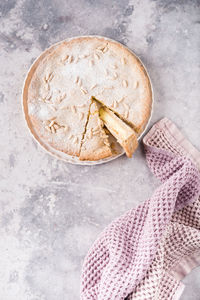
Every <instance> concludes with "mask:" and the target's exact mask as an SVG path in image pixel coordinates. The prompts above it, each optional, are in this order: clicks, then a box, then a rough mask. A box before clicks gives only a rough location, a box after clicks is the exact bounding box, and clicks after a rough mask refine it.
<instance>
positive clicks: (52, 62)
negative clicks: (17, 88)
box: [23, 36, 152, 161]
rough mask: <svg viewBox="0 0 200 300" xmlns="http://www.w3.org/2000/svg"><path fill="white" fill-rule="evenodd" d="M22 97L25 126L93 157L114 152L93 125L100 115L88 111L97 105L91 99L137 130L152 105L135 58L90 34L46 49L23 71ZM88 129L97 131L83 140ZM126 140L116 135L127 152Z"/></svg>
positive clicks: (41, 136) (78, 154)
mask: <svg viewBox="0 0 200 300" xmlns="http://www.w3.org/2000/svg"><path fill="white" fill-rule="evenodd" d="M23 99H24V111H25V115H26V119H27V122H28V126H29V128H30V129H31V132H32V133H33V134H34V136H35V137H36V138H37V139H38V140H42V141H44V142H45V143H47V144H49V145H51V147H53V148H54V149H56V150H58V151H62V152H64V153H66V154H68V155H71V156H76V157H79V158H80V160H94V161H95V160H99V159H103V158H105V157H109V156H112V155H114V154H113V153H112V150H111V146H110V144H109V138H108V137H107V136H106V134H105V132H104V129H103V126H102V123H101V126H100V127H99V130H96V131H95V130H94V129H95V128H96V127H97V125H96V124H97V123H98V120H100V119H99V113H98V112H96V113H94V114H93V113H92V110H94V111H97V110H98V109H97V108H98V104H97V103H96V104H95V102H94V100H93V99H97V100H98V101H100V102H101V103H102V105H103V106H104V107H107V108H109V109H110V110H112V111H113V112H114V113H115V114H116V115H117V116H118V117H119V118H120V119H121V120H123V121H124V122H126V124H128V125H129V126H130V127H131V128H133V129H134V131H135V132H136V133H137V135H139V134H140V133H141V132H142V131H143V129H144V128H145V126H146V124H147V121H148V119H149V117H150V113H151V106H152V92H151V85H150V81H149V78H148V75H147V73H146V71H145V69H144V67H143V66H142V64H141V62H140V61H139V60H138V59H137V58H136V57H135V56H134V54H133V53H132V52H131V51H129V50H128V49H127V48H125V47H124V46H123V45H121V44H119V43H117V42H115V41H111V40H107V39H104V38H101V37H92V36H91V37H78V38H74V39H71V40H69V41H64V42H61V43H59V44H58V45H56V46H55V45H54V46H53V47H52V48H50V49H48V50H47V51H46V52H45V53H44V54H43V55H42V56H41V57H40V58H39V59H38V60H37V61H36V63H35V64H34V65H33V67H32V69H31V71H30V72H29V75H28V79H27V82H26V83H25V89H24V97H23ZM99 124H100V121H99ZM120 124H121V123H120ZM108 127H109V126H107V128H108ZM108 129H109V128H108ZM112 129H113V128H112ZM92 131H95V132H98V134H99V135H98V134H97V135H96V136H95V135H94V137H93V138H91V139H89V136H90V135H89V132H92ZM110 132H111V133H112V130H111V128H110ZM103 136H104V138H103ZM131 139H132V144H131V143H130V140H128V139H127V136H126V138H125V139H120V138H119V136H118V140H119V142H120V143H121V145H122V146H123V147H124V149H125V150H126V152H127V155H128V156H130V155H131V153H132V151H133V149H134V147H135V146H134V142H133V136H132V137H131ZM124 143H125V144H124ZM130 145H132V146H130ZM135 145H136V143H135ZM98 147H99V149H98Z"/></svg>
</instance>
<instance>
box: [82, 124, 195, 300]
mask: <svg viewBox="0 0 200 300" xmlns="http://www.w3.org/2000/svg"><path fill="white" fill-rule="evenodd" d="M143 142H144V147H145V153H146V159H147V163H148V166H149V167H150V169H151V171H152V172H153V173H154V174H155V176H156V177H157V178H158V179H159V180H160V181H161V185H160V187H159V188H157V189H156V191H155V192H154V194H153V195H152V197H151V198H150V199H148V200H146V201H145V202H144V203H143V204H142V205H140V206H138V207H137V208H136V209H132V210H130V211H128V212H127V213H126V214H124V215H123V216H121V217H120V218H118V219H117V220H115V221H114V222H112V223H111V224H110V225H109V226H108V227H107V228H106V229H105V230H104V231H103V232H102V234H101V235H100V236H99V238H98V239H97V240H96V242H95V243H94V245H93V246H92V248H91V249H90V251H89V253H88V255H87V256H86V258H85V260H84V264H83V270H82V278H81V299H82V300H86V299H87V300H97V299H98V300H114V299H115V300H123V299H125V298H126V299H128V300H130V299H138V300H139V299H140V300H144V299H145V300H146V299H156V300H163V299H164V300H165V299H166V300H170V299H173V300H174V299H179V298H180V295H181V293H182V290H183V287H184V286H183V284H182V283H181V281H180V280H181V279H182V277H184V276H185V274H187V273H188V272H189V271H190V270H191V269H192V268H193V267H195V266H196V265H198V264H199V263H200V200H199V194H200V173H199V170H198V168H199V167H200V153H199V152H198V151H197V150H196V149H195V148H194V147H193V146H192V145H191V144H190V143H189V142H188V141H187V140H186V139H185V138H184V137H183V136H182V134H181V133H180V131H179V130H178V129H177V128H176V126H175V125H174V124H173V123H172V122H171V121H170V120H168V119H166V118H164V119H163V120H161V121H160V122H158V123H157V124H155V125H154V126H153V128H152V129H151V130H150V132H149V133H148V134H147V135H146V136H145V138H144V139H143Z"/></svg>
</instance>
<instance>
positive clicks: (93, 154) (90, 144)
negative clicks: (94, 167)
mask: <svg viewBox="0 0 200 300" xmlns="http://www.w3.org/2000/svg"><path fill="white" fill-rule="evenodd" d="M111 155H112V150H111V147H110V144H109V141H108V136H107V135H106V133H105V130H104V129H103V122H102V121H101V119H100V117H99V108H98V104H97V103H95V101H93V102H92V104H91V106H90V113H89V119H88V123H87V126H86V131H85V134H84V138H83V142H82V145H81V151H80V156H79V159H80V160H98V159H102V158H106V157H109V156H111Z"/></svg>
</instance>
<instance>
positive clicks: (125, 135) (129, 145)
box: [99, 107, 138, 157]
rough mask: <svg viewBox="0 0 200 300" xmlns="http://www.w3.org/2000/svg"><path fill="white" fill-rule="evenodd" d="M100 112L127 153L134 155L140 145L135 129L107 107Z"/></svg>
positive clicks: (129, 155) (130, 155)
mask: <svg viewBox="0 0 200 300" xmlns="http://www.w3.org/2000/svg"><path fill="white" fill-rule="evenodd" d="M99 114H100V118H101V119H102V121H103V122H104V124H105V125H106V127H107V128H108V130H109V131H110V132H111V133H112V135H113V136H114V137H115V138H116V139H117V141H118V142H119V144H120V145H121V146H122V147H123V148H124V150H125V152H126V155H127V156H128V157H132V155H133V152H134V151H135V150H136V149H137V146H138V141H137V135H136V134H135V132H134V130H133V129H132V128H131V127H130V126H128V125H127V124H126V123H125V122H123V121H122V120H121V119H120V118H118V117H117V116H116V115H115V114H114V113H113V112H112V111H111V110H109V109H108V108H106V107H101V108H100V112H99Z"/></svg>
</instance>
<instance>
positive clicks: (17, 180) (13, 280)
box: [0, 0, 200, 300]
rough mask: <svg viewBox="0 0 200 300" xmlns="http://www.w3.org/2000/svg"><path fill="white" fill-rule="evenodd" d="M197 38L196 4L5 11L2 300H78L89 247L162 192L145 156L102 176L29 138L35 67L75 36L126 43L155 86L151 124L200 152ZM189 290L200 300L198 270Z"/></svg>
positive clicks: (4, 7)
mask: <svg viewBox="0 0 200 300" xmlns="http://www.w3.org/2000/svg"><path fill="white" fill-rule="evenodd" d="M199 32H200V2H199V0H191V1H190V0H178V1H175V0H157V1H153V0H140V1H139V0H138V1H136V0H135V1H129V0H118V1H106V0H99V1H97V0H68V1H66V0H57V1H53V0H41V1H33V0H1V1H0V69H1V71H0V113H1V118H0V128H1V130H0V144H1V145H0V149H1V150H0V169H1V173H0V185H1V199H0V299H1V300H16V299H17V300H65V299H70V300H71V299H72V300H77V299H79V281H80V280H79V276H80V270H81V264H82V261H83V258H84V256H85V254H86V253H87V251H88V248H89V247H90V246H91V244H92V242H93V241H94V240H95V239H96V237H97V235H98V234H99V233H100V232H101V231H102V229H103V228H104V227H105V226H106V225H107V224H108V223H109V222H110V221H111V220H113V219H114V218H115V217H117V216H119V215H121V214H122V213H123V212H125V211H126V210H128V209H129V208H132V207H134V206H136V205H137V204H139V203H141V202H142V201H144V200H145V199H146V198H147V197H149V196H150V195H151V193H152V191H153V190H154V188H155V187H156V186H157V185H158V181H157V180H156V179H155V178H154V177H153V176H152V175H151V173H150V171H149V169H148V167H147V165H146V162H145V159H144V155H143V151H142V147H141V146H140V147H139V149H138V150H137V152H136V154H135V155H134V158H133V159H127V158H126V157H125V156H123V157H121V158H119V159H117V160H115V161H113V162H111V163H108V164H105V165H100V166H96V167H95V166H93V167H88V166H84V167H83V166H74V165H70V164H67V163H64V162H62V161H58V160H56V159H54V158H52V157H51V156H50V155H49V154H47V153H45V152H44V151H43V150H42V149H41V148H40V147H39V146H38V145H37V144H36V143H35V142H34V141H33V139H32V138H31V137H30V135H29V132H28V130H27V128H26V125H25V122H24V120H23V115H22V109H21V103H20V97H21V90H22V85H23V80H24V77H25V75H26V72H27V70H28V68H29V67H30V65H31V63H32V62H33V60H34V59H35V58H36V57H37V56H38V55H39V54H40V52H41V51H42V50H44V49H45V48H46V47H48V46H50V45H51V44H52V43H55V42H57V41H60V40H62V39H65V38H67V37H71V36H76V35H87V34H98V35H104V36H107V37H110V38H114V39H116V40H118V41H120V42H123V43H125V44H126V45H128V46H129V47H130V48H131V49H132V50H134V51H135V53H136V54H137V55H138V56H139V57H140V58H141V59H142V60H143V62H144V63H145V65H146V67H147V68H148V71H149V73H150V76H151V78H152V83H153V87H154V93H155V105H154V113H153V117H152V121H151V124H153V123H154V122H155V121H157V120H158V119H160V118H161V117H163V116H167V117H169V118H171V119H172V120H173V121H174V122H175V123H176V124H177V125H178V126H179V128H181V130H182V132H183V133H184V134H185V135H186V136H187V137H188V138H189V139H190V140H191V142H192V143H193V144H194V145H196V147H197V148H199V149H200V139H199V133H200V99H199V95H200V53H199V48H200V34H199ZM184 283H185V284H186V288H185V291H184V293H183V295H182V297H181V299H182V300H199V299H200V269H198V268H197V269H195V270H194V271H193V272H192V273H191V274H190V275H189V276H187V277H186V278H185V279H184ZM156 300H158V299H156ZM159 300H160V299H159Z"/></svg>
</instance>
